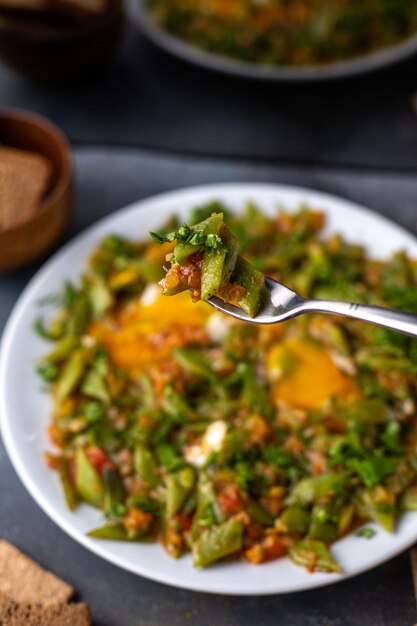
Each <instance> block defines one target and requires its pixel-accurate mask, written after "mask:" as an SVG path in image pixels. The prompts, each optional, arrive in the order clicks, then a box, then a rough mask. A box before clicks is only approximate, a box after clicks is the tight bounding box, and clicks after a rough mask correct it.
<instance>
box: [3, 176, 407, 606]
mask: <svg viewBox="0 0 417 626" xmlns="http://www.w3.org/2000/svg"><path fill="white" fill-rule="evenodd" d="M262 193H266V194H272V195H274V196H276V204H279V203H280V202H282V200H280V196H283V195H288V194H290V195H293V196H294V197H296V198H299V199H300V200H305V201H307V202H309V203H310V204H312V205H315V206H320V207H321V208H323V209H326V208H327V209H329V208H330V207H331V206H333V205H335V206H336V205H338V206H339V207H343V208H344V209H346V210H348V211H353V212H354V213H355V214H358V212H359V213H360V214H361V215H363V216H368V217H370V218H372V219H376V220H377V221H378V222H380V223H381V224H383V225H384V226H385V227H388V228H389V229H390V230H391V232H393V233H396V234H397V235H398V236H400V237H401V238H402V239H403V241H404V242H406V243H404V245H406V246H407V245H410V247H413V248H414V249H417V248H416V246H417V240H416V238H415V237H414V236H413V235H412V234H411V233H409V232H408V231H406V230H405V229H403V228H401V227H400V226H398V225H397V224H395V223H394V222H392V221H391V220H389V219H388V218H386V217H384V216H381V215H379V214H376V213H374V212H373V211H371V210H369V209H366V208H365V207H362V206H360V205H358V204H356V203H353V202H350V201H347V200H343V199H341V198H339V197H337V196H334V195H330V194H327V193H323V192H319V191H314V190H311V189H307V188H302V187H296V186H287V185H276V184H272V185H269V184H262V183H254V184H251V183H245V184H242V183H229V184H227V183H226V184H211V185H204V186H195V187H188V188H185V189H179V190H176V191H173V192H165V193H162V194H159V195H156V196H153V197H151V198H147V199H144V200H140V201H138V202H135V203H132V204H130V205H129V206H127V207H125V208H122V209H120V210H118V211H116V212H114V213H112V214H110V215H108V216H106V217H104V218H102V219H101V220H99V221H98V222H96V223H95V224H93V225H91V226H90V227H88V228H87V229H85V230H84V231H83V232H81V233H80V234H78V235H77V236H76V237H74V238H73V239H72V240H71V241H69V242H68V243H67V244H66V245H65V246H63V247H62V249H61V250H59V251H58V252H56V253H55V254H54V255H53V256H52V257H51V259H49V260H48V261H47V262H46V263H45V265H44V266H43V267H42V268H41V269H40V270H39V271H38V272H37V273H36V274H35V276H34V277H33V278H32V279H31V280H30V282H29V283H28V285H27V286H26V288H25V289H24V290H23V292H22V294H21V295H20V297H19V299H18V300H17V302H16V304H15V306H14V308H13V311H12V313H11V314H10V316H9V319H8V321H7V324H6V327H5V330H4V333H3V337H2V340H1V344H0V415H1V420H0V432H1V435H2V438H3V442H4V444H5V448H6V451H7V453H8V455H9V458H10V460H11V462H12V465H13V467H14V469H15V470H16V472H17V474H18V476H19V478H20V480H21V481H22V483H23V485H24V486H25V488H26V489H27V491H28V492H29V493H30V495H31V496H32V497H33V499H34V500H35V501H36V502H37V504H38V505H39V506H40V507H41V509H42V510H43V511H44V512H45V513H46V514H47V515H48V516H49V517H50V518H51V519H52V520H53V521H54V522H55V523H56V524H57V525H58V526H59V527H60V528H61V529H62V530H63V531H64V532H65V533H67V534H68V535H69V536H70V537H72V538H73V539H74V540H76V541H77V542H78V543H80V544H81V545H83V546H84V547H85V548H87V549H88V550H90V551H91V552H93V553H95V554H96V555H98V556H100V557H102V558H104V559H105V560H107V561H109V562H111V563H113V564H115V565H117V566H119V567H121V568H122V569H125V570H127V571H130V572H132V573H134V574H137V575H142V576H144V577H146V578H149V579H151V580H154V581H157V582H161V583H165V584H168V585H171V586H174V587H179V588H182V589H189V590H193V591H203V592H206V593H217V594H218V593H220V594H230V595H271V594H280V593H290V592H296V591H305V590H308V589H313V588H318V587H321V586H326V585H329V584H334V583H337V582H342V581H343V580H347V579H348V578H351V577H353V576H357V575H359V574H361V573H363V572H365V571H368V570H370V569H372V568H373V567H376V566H377V565H380V564H382V563H384V562H386V561H388V560H389V559H391V558H393V557H394V556H396V555H398V554H400V553H401V552H403V551H404V550H406V549H407V548H409V547H410V546H411V545H413V544H414V543H415V542H416V540H417V525H416V531H415V534H413V535H412V536H410V537H408V539H407V540H403V541H401V542H400V543H399V544H398V545H393V546H392V548H390V549H387V550H385V551H384V552H383V554H379V555H378V556H376V557H374V558H372V559H369V561H367V562H366V564H365V565H363V566H361V567H359V568H356V569H354V570H353V571H351V572H345V573H344V574H342V575H336V574H314V575H308V576H307V577H306V578H305V579H304V581H303V583H302V584H300V583H296V584H287V585H285V586H284V587H285V588H283V586H282V585H279V584H278V585H277V584H276V583H272V584H271V583H270V582H269V583H266V582H265V584H263V585H262V587H261V588H257V589H256V590H253V589H251V588H249V587H248V585H247V584H246V586H245V584H241V585H237V586H236V585H234V584H231V582H229V583H227V582H226V583H225V582H224V578H225V577H224V576H222V575H221V574H222V572H224V571H226V569H225V568H229V570H230V576H229V578H230V577H231V576H232V575H233V573H235V569H236V567H237V566H239V567H249V568H250V569H252V567H251V566H250V565H247V564H243V565H242V564H241V563H236V564H225V565H224V566H222V565H220V566H217V567H218V570H217V571H218V573H219V574H220V575H219V580H222V582H217V581H216V577H215V578H214V581H213V580H212V579H210V580H209V581H208V580H207V579H203V576H201V574H200V573H199V572H196V574H195V578H193V579H189V580H186V581H184V580H181V579H177V577H176V576H173V575H172V574H169V573H168V574H166V573H164V572H160V571H158V572H155V571H154V570H153V568H152V567H144V566H140V565H139V566H138V565H137V564H132V562H130V561H129V560H126V559H125V558H119V557H118V556H117V555H113V554H109V550H106V549H105V547H103V544H104V545H106V544H107V545H109V544H112V543H113V542H99V541H96V540H92V539H90V538H88V537H86V536H85V535H84V534H83V533H80V532H79V531H78V530H77V529H76V528H74V526H72V525H71V523H68V522H67V521H66V520H65V519H63V518H62V516H61V514H60V513H59V512H58V511H57V510H56V509H55V508H54V506H53V503H52V504H51V503H50V502H49V501H48V500H47V498H45V497H44V494H43V492H42V490H41V488H40V486H39V485H37V484H36V483H35V482H34V481H33V479H32V476H31V474H30V472H28V468H27V467H26V466H25V460H24V459H22V457H21V455H20V454H19V450H18V446H17V443H16V441H15V439H14V435H13V429H12V417H11V416H10V415H9V411H8V406H7V405H8V402H7V399H8V394H7V388H6V371H7V363H8V357H9V354H10V351H11V349H12V347H13V341H14V336H15V333H16V332H17V331H18V326H19V322H20V318H21V316H22V314H23V312H24V311H25V309H26V307H27V306H28V305H29V304H30V303H31V302H33V295H34V294H35V292H36V290H37V287H38V285H39V284H40V282H41V281H42V280H43V279H44V278H45V277H46V276H48V274H49V273H50V272H52V273H53V271H54V268H55V266H56V265H57V264H59V262H60V260H61V259H63V258H64V257H65V256H66V255H67V253H68V252H69V251H70V250H71V249H72V248H73V247H74V246H76V245H77V244H79V243H81V242H83V241H85V240H87V239H88V238H89V237H90V236H91V235H92V234H93V233H95V232H96V231H97V230H98V229H105V231H106V232H111V230H114V229H115V227H113V226H112V224H113V223H116V222H117V221H118V220H120V219H121V218H124V217H126V216H128V215H129V214H131V215H135V214H136V213H137V212H138V211H144V210H149V211H152V209H153V208H154V207H155V208H156V207H157V206H158V205H161V203H164V202H167V201H169V202H171V201H172V202H173V203H174V202H179V201H181V202H184V204H186V205H187V207H188V208H189V207H190V206H193V205H194V204H195V202H196V201H197V202H198V201H199V202H204V201H206V200H209V199H213V198H217V197H220V198H221V199H222V200H225V201H226V202H227V196H229V195H230V196H233V195H234V194H240V196H241V197H242V201H243V198H255V199H256V197H257V196H258V195H262ZM197 198H199V200H197ZM326 205H327V207H326ZM161 219H162V216H161ZM108 227H110V228H108ZM411 519H412V520H413V523H414V524H415V521H416V519H417V513H415V514H414V513H408V514H405V515H404V516H403V520H405V523H408V525H409V521H410V520H411ZM401 523H402V522H401ZM338 543H339V544H341V543H342V542H338ZM117 545H120V544H117ZM134 545H140V544H134ZM365 545H366V544H365ZM166 558H167V559H168V558H169V557H166ZM284 560H286V559H284ZM178 563H179V562H178ZM270 565H271V564H266V565H262V566H260V568H254V569H257V570H259V571H262V568H264V571H266V569H267V568H268V567H269V566H270ZM297 569H298V570H300V571H301V568H297ZM205 571H206V572H210V571H216V570H215V569H213V568H211V569H210V568H209V569H208V570H205ZM237 571H238V572H239V570H237ZM226 578H227V577H226Z"/></svg>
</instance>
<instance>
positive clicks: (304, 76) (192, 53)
mask: <svg viewBox="0 0 417 626" xmlns="http://www.w3.org/2000/svg"><path fill="white" fill-rule="evenodd" d="M146 4H147V3H146V2H145V0H128V2H127V5H126V8H127V10H128V13H129V15H130V19H131V20H132V22H134V23H135V24H136V25H137V26H138V28H139V29H140V30H141V32H143V33H144V34H145V35H146V36H147V37H148V38H149V39H150V40H151V41H152V42H153V43H154V44H156V45H157V46H159V47H160V48H162V49H163V50H165V51H166V52H168V53H169V54H171V55H173V56H176V57H178V58H180V59H182V60H183V61H187V62H188V63H192V64H193V65H198V66H201V67H205V68H207V69H209V70H213V71H216V72H221V73H222V74H231V75H233V76H238V77H240V78H250V79H254V80H263V81H272V82H274V81H277V82H279V81H283V82H311V81H314V82H317V81H327V80H335V79H341V78H349V77H352V76H361V75H363V74H367V73H369V72H375V71H378V70H382V69H385V68H387V67H390V66H394V65H397V64H398V63H402V62H404V61H406V60H407V59H409V58H411V57H413V56H415V55H416V53H417V34H414V35H411V36H410V37H409V38H408V39H406V40H404V41H401V42H399V43H397V44H394V45H392V46H389V47H387V48H382V49H381V50H377V51H375V52H370V53H368V54H366V55H363V56H359V57H355V58H353V59H346V60H342V61H334V62H333V63H327V64H322V65H301V66H292V65H265V64H262V63H251V62H248V61H239V59H232V58H228V57H226V56H222V55H220V54H215V53H214V52H208V51H207V50H204V49H203V48H199V47H197V46H196V45H193V44H190V43H187V42H186V41H183V40H182V39H180V38H179V37H176V36H175V35H171V34H170V33H168V32H167V31H165V30H163V29H162V28H161V27H160V26H158V24H156V22H155V21H154V20H153V19H152V17H151V16H150V14H149V11H148V9H147V8H146Z"/></svg>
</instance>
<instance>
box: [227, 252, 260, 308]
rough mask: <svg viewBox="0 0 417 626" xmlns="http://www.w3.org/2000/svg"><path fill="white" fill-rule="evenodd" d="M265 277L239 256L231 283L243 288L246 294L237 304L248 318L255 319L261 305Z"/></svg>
mask: <svg viewBox="0 0 417 626" xmlns="http://www.w3.org/2000/svg"><path fill="white" fill-rule="evenodd" d="M264 281H265V277H264V275H263V274H262V272H260V271H259V270H257V269H256V268H255V267H253V265H251V264H250V263H248V261H246V260H245V259H243V258H242V257H241V256H239V257H238V258H237V262H236V268H235V271H234V272H233V275H232V278H231V282H233V283H237V284H238V285H242V287H245V289H246V294H245V295H244V296H243V298H242V299H241V300H240V301H239V302H238V303H237V304H238V306H240V307H241V308H242V309H243V310H244V311H246V313H247V314H248V315H249V316H250V317H255V316H256V314H257V313H258V311H259V307H260V305H261V297H262V292H263V290H264Z"/></svg>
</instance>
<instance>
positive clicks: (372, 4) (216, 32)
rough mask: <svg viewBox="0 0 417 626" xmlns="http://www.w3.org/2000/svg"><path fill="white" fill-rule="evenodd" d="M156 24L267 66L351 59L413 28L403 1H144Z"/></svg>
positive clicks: (413, 11) (413, 13)
mask: <svg viewBox="0 0 417 626" xmlns="http://www.w3.org/2000/svg"><path fill="white" fill-rule="evenodd" d="M148 6H149V10H150V12H151V15H152V16H153V18H154V19H155V21H156V22H157V23H158V24H159V25H160V26H161V27H162V28H164V29H165V30H167V31H168V32H169V33H171V34H173V35H175V36H177V37H179V38H181V39H184V40H185V41H187V42H188V43H191V44H194V45H196V46H198V47H200V48H204V49H205V50H208V51H209V52H214V53H216V54H220V55H223V56H226V57H232V58H235V59H239V60H242V61H249V62H256V63H262V64H266V65H294V66H299V65H312V64H315V65H316V64H322V63H331V62H333V61H337V60H343V59H347V58H350V57H357V56H361V55H364V54H368V53H369V52H372V51H375V50H378V49H380V48H385V47H387V46H390V45H393V44H396V43H398V42H399V41H401V40H403V39H406V38H407V37H409V36H410V35H412V34H414V33H415V32H416V31H417V8H416V7H415V5H414V4H413V2H410V0H361V1H360V2H357V1H356V2H355V1H353V0H339V1H338V2H334V0H321V1H320V2H317V0H292V1H291V2H288V0H264V1H263V2H255V1H254V0H227V1H226V0H220V1H218V2H213V1H212V0H195V1H194V2H190V1H189V0H175V1H172V0H148Z"/></svg>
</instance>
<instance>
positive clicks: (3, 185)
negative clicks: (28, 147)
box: [0, 146, 51, 231]
mask: <svg viewBox="0 0 417 626" xmlns="http://www.w3.org/2000/svg"><path fill="white" fill-rule="evenodd" d="M50 176H51V164H50V163H49V161H48V160H47V159H46V158H45V157H43V156H42V155H41V154H37V153H34V152H26V151H24V150H17V149H15V148H7V147H4V146H0V231H1V230H6V229H7V228H11V227H12V226H14V225H16V224H19V223H21V222H24V221H25V220H26V219H28V218H30V217H31V216H32V215H33V214H34V212H36V211H37V210H38V208H39V205H40V202H41V199H42V196H43V195H44V193H45V191H46V190H47V188H48V184H49V180H50Z"/></svg>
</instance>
